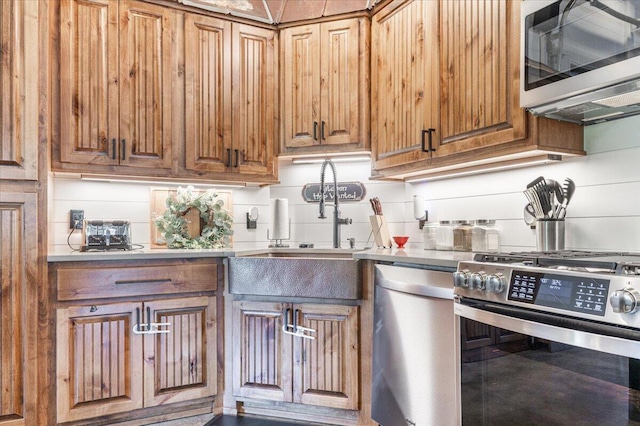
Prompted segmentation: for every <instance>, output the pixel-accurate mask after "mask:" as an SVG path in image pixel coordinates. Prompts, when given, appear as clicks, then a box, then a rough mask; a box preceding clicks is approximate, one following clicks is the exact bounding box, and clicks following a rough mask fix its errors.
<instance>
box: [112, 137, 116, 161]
mask: <svg viewBox="0 0 640 426" xmlns="http://www.w3.org/2000/svg"><path fill="white" fill-rule="evenodd" d="M111 159H112V160H115V159H116V139H115V138H113V139H111Z"/></svg>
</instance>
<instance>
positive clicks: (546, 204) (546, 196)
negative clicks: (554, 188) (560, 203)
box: [534, 183, 552, 218]
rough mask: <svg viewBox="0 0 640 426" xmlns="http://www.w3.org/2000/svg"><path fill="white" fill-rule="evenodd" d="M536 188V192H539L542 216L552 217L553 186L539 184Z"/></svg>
mask: <svg viewBox="0 0 640 426" xmlns="http://www.w3.org/2000/svg"><path fill="white" fill-rule="evenodd" d="M534 188H536V192H537V193H538V198H539V199H540V205H541V207H542V217H543V218H547V217H550V216H549V213H550V212H551V208H552V204H551V187H550V186H549V185H547V184H546V183H544V184H538V185H536V186H534Z"/></svg>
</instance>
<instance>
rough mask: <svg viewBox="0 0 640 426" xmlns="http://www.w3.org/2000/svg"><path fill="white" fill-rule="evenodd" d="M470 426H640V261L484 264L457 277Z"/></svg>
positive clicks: (506, 256)
mask: <svg viewBox="0 0 640 426" xmlns="http://www.w3.org/2000/svg"><path fill="white" fill-rule="evenodd" d="M454 294H455V304H454V312H455V316H456V330H457V343H456V344H457V346H456V352H457V356H458V366H459V370H458V373H459V384H460V386H459V387H458V395H457V400H458V404H459V408H460V413H461V416H460V418H461V420H462V423H463V424H474V425H477V424H487V425H489V424H490V425H500V424H505V425H506V424H523V423H522V422H523V419H525V420H524V421H525V423H527V424H587V425H589V424H594V425H595V424H598V425H602V424H624V425H628V424H640V312H638V311H639V310H640V255H639V254H632V253H611V252H586V251H561V252H526V253H521V252H518V253H497V254H483V253H480V254H476V255H475V257H474V260H473V261H471V262H460V264H459V265H458V269H457V271H456V272H455V273H454Z"/></svg>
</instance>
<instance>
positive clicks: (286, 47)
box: [280, 24, 321, 148]
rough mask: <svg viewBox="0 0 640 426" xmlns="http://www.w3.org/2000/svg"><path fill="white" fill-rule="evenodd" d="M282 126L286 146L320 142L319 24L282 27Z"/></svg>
mask: <svg viewBox="0 0 640 426" xmlns="http://www.w3.org/2000/svg"><path fill="white" fill-rule="evenodd" d="M280 35H281V38H282V46H283V48H282V58H283V64H282V74H283V76H284V87H283V88H282V91H283V102H282V111H283V117H282V120H283V128H284V135H283V137H284V146H285V147H288V148H296V147H305V146H313V145H318V144H320V128H319V126H320V56H321V54H320V25H318V24H314V25H305V26H302V27H293V28H285V29H284V30H282V31H281V33H280Z"/></svg>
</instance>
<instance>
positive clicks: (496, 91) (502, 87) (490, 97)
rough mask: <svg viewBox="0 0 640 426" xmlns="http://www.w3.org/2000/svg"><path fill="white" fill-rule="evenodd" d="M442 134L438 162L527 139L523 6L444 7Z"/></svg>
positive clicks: (486, 0) (496, 1)
mask: <svg viewBox="0 0 640 426" xmlns="http://www.w3.org/2000/svg"><path fill="white" fill-rule="evenodd" d="M440 8H441V22H440V31H441V44H440V46H441V47H440V52H441V59H440V73H441V75H442V87H441V98H440V99H441V108H442V121H441V126H442V128H441V134H440V137H439V138H437V140H439V142H440V144H439V146H436V147H435V148H436V151H434V153H433V155H434V157H435V156H437V157H442V156H446V155H449V154H452V153H456V152H462V151H468V150H472V149H476V148H480V147H486V146H491V145H496V144H500V143H505V142H510V141H515V140H519V139H524V138H525V136H526V121H525V111H524V109H521V108H520V101H519V99H520V98H519V87H518V82H519V81H520V80H519V79H520V76H519V69H520V64H519V55H520V47H519V46H520V43H519V40H520V37H519V35H520V32H519V28H520V27H519V23H520V2H514V1H508V0H482V1H468V2H456V1H446V0H445V1H440Z"/></svg>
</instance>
